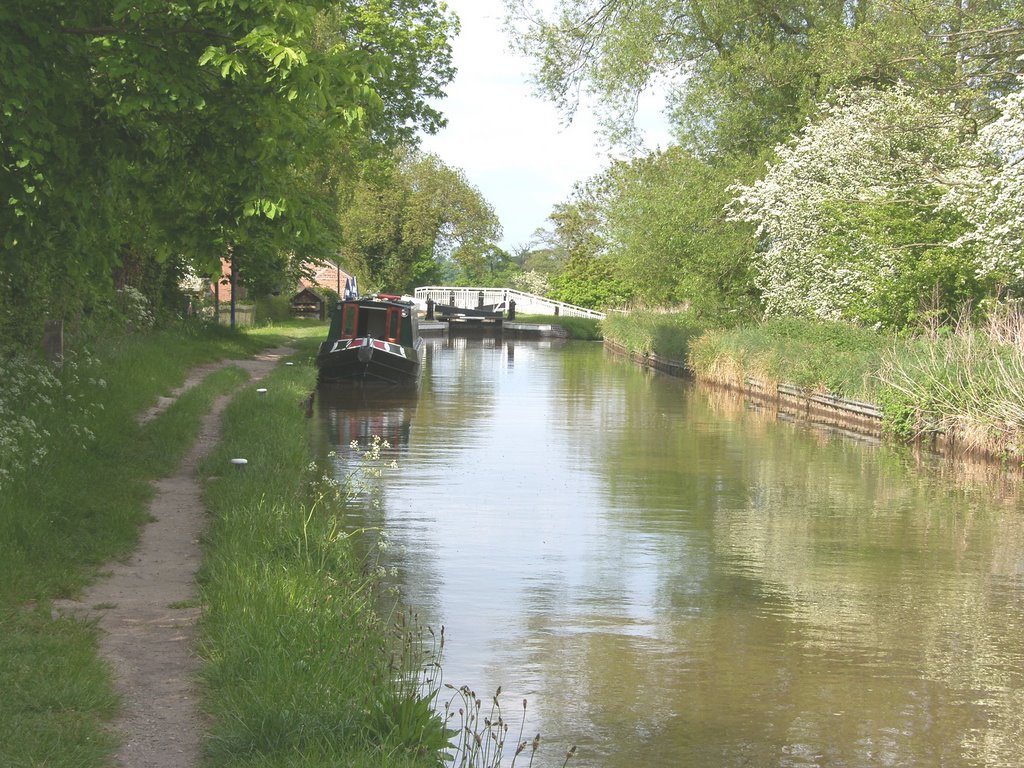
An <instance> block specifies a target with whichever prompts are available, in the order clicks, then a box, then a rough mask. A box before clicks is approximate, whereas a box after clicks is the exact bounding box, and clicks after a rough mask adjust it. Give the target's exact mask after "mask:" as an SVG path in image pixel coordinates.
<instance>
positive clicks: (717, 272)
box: [607, 147, 759, 321]
mask: <svg viewBox="0 0 1024 768" xmlns="http://www.w3.org/2000/svg"><path fill="white" fill-rule="evenodd" d="M755 168H756V165H755V164H754V163H753V162H749V161H742V160H738V159H737V160H731V161H725V160H705V159H702V158H699V157H697V156H695V155H693V154H692V153H690V152H687V151H685V150H684V149H682V148H681V147H671V148H669V149H667V150H664V151H661V152H654V153H651V154H650V155H647V156H645V157H642V158H637V159H635V160H633V161H631V162H629V163H620V164H619V165H617V166H616V167H614V168H613V169H612V173H611V178H612V182H611V185H610V186H611V189H612V194H610V195H609V198H608V209H607V221H608V224H607V233H608V239H609V253H610V256H611V258H612V259H614V260H615V261H616V262H617V263H618V264H620V268H621V271H622V272H623V274H624V275H625V279H626V281H627V283H628V284H629V286H630V289H631V292H632V294H633V296H634V300H635V301H638V302H640V303H643V304H647V305H650V306H660V305H666V304H686V305H688V306H689V307H690V308H691V309H692V310H693V311H694V312H696V313H697V314H698V315H701V316H703V317H710V318H715V319H716V320H719V321H731V320H736V319H739V318H744V317H750V316H752V315H755V314H756V313H757V312H758V310H759V302H758V293H757V291H756V289H755V288H754V286H753V275H752V273H751V262H750V254H751V252H752V250H753V237H752V234H753V228H752V227H750V226H749V225H746V224H742V223H738V222H734V221H728V220H726V219H725V217H724V216H723V215H722V212H723V209H724V207H725V205H726V204H727V203H728V202H729V200H731V199H732V197H733V193H732V191H731V189H730V187H731V185H732V184H733V183H734V182H735V180H736V179H737V178H748V179H751V180H752V179H753V178H755V174H756V170H755Z"/></svg>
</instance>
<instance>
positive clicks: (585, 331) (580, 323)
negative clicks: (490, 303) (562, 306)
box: [515, 313, 601, 341]
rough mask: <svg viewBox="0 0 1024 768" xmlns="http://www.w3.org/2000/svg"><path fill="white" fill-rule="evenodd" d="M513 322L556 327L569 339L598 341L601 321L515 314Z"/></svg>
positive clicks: (586, 318) (559, 316)
mask: <svg viewBox="0 0 1024 768" xmlns="http://www.w3.org/2000/svg"><path fill="white" fill-rule="evenodd" d="M515 322H517V323H535V324H539V325H558V326H560V327H562V328H564V329H565V330H566V332H567V333H568V334H569V338H570V339H577V340H579V341H599V340H600V339H601V321H600V320H595V319H593V318H590V317H567V316H565V315H524V314H522V313H516V319H515Z"/></svg>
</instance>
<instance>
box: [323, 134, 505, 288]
mask: <svg viewBox="0 0 1024 768" xmlns="http://www.w3.org/2000/svg"><path fill="white" fill-rule="evenodd" d="M340 222H341V230H342V239H341V247H342V255H343V258H345V259H346V260H348V261H350V262H351V263H352V265H353V266H354V267H355V269H356V271H357V272H360V273H362V274H363V275H365V279H368V280H369V281H370V282H371V283H372V285H373V286H375V287H376V288H378V289H382V290H388V291H409V290H411V289H412V288H414V287H415V286H417V285H424V284H430V283H437V282H439V281H440V280H441V279H442V278H443V277H445V276H446V275H447V274H450V273H451V272H454V271H457V270H460V269H461V270H462V271H463V272H464V273H466V274H469V275H472V274H473V271H474V270H475V269H479V268H480V262H486V259H487V256H488V254H489V253H491V251H492V250H493V248H494V247H495V246H494V241H495V240H497V239H498V238H499V237H500V236H501V225H500V223H499V221H498V218H497V216H496V215H495V213H494V209H493V208H492V207H491V205H490V204H489V203H488V202H487V201H486V200H485V199H484V198H483V196H482V195H481V194H480V191H479V190H478V189H477V188H476V187H474V186H473V185H472V184H470V183H469V181H468V180H467V179H466V177H465V174H464V173H463V172H462V171H460V170H458V169H456V168H452V167H450V166H448V165H446V164H445V163H444V162H443V161H442V160H441V159H440V158H439V157H438V156H437V155H434V154H429V153H423V152H420V151H418V150H415V149H410V148H408V147H399V148H397V149H396V150H395V152H394V153H393V154H392V155H389V156H386V157H381V158H378V159H377V160H375V161H373V162H369V163H366V164H365V165H364V167H363V168H362V169H361V174H360V176H359V177H358V178H357V179H356V180H355V183H354V184H353V185H352V187H351V190H350V192H349V195H348V197H347V204H346V205H345V206H344V208H343V211H342V213H341V217H340Z"/></svg>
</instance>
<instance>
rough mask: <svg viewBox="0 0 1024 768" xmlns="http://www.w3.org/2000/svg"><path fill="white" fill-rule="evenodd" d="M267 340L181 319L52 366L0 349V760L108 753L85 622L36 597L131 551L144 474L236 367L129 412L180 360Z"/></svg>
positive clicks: (177, 453) (157, 391)
mask: <svg viewBox="0 0 1024 768" xmlns="http://www.w3.org/2000/svg"><path fill="white" fill-rule="evenodd" d="M279 340H280V336H279V335H275V334H274V333H272V332H270V331H266V332H264V334H263V335H262V336H247V335H241V334H237V333H231V332H229V331H225V330H223V329H217V328H213V327H205V328H204V327H200V326H184V327H181V328H177V329H174V330H163V331H158V332H155V333H152V334H148V335H144V336H142V335H140V336H129V337H121V338H117V339H109V340H105V341H102V342H99V343H96V344H95V345H94V347H93V349H92V350H91V351H90V352H89V353H84V352H79V353H77V354H69V355H68V359H67V361H66V362H65V364H64V366H63V368H62V369H60V370H57V371H54V370H52V369H50V368H49V367H47V366H45V365H41V364H38V363H34V362H33V361H31V360H24V359H16V358H14V357H11V356H7V357H4V358H3V359H2V360H0V368H3V370H4V373H5V374H6V375H5V378H6V380H7V382H9V383H10V386H9V387H6V388H5V389H4V392H3V394H2V395H0V409H5V410H11V411H12V412H13V413H17V414H18V426H19V427H20V430H19V431H15V430H8V431H6V432H4V433H3V434H2V435H0V438H2V439H0V442H3V443H4V445H3V448H4V461H5V464H4V469H5V473H4V474H3V475H2V477H0V481H2V482H0V691H3V696H0V724H2V725H0V765H3V766H34V765H47V766H76V767H78V768H87V767H88V766H101V765H107V764H108V760H109V755H110V753H111V751H112V749H113V748H114V744H113V742H112V740H111V738H110V736H109V735H108V734H106V733H105V732H104V730H103V723H104V721H106V720H107V719H109V717H110V716H111V715H112V713H113V712H114V711H115V709H116V706H117V702H116V700H115V698H114V695H113V693H112V686H111V682H110V678H109V671H108V670H107V669H106V667H105V665H104V664H102V663H101V662H100V661H99V660H97V658H96V633H95V628H94V626H92V625H90V624H88V623H83V622H80V621H76V620H72V619H66V618H54V617H52V616H51V611H50V601H51V600H52V599H54V598H57V597H69V596H74V595H76V594H77V593H78V592H79V591H80V590H81V589H82V587H83V586H85V585H86V584H88V583H89V582H90V581H91V579H92V578H93V574H94V571H95V568H96V567H98V566H99V565H101V564H103V563H105V562H108V561H110V560H112V559H115V558H118V557H122V556H124V555H126V554H127V553H128V552H130V551H131V549H132V548H133V547H134V546H135V544H136V542H137V539H138V531H139V526H140V524H141V523H142V522H144V520H145V519H146V505H147V503H148V501H149V499H150V498H151V496H152V491H151V489H150V486H149V481H150V480H152V479H154V478H157V477H160V476H163V475H165V474H169V473H170V472H171V471H172V470H173V469H174V468H175V467H176V465H177V463H178V462H179V461H180V459H181V457H182V455H183V454H184V452H185V451H186V450H187V449H188V447H189V446H190V445H191V444H192V441H193V439H194V438H195V435H196V432H197V430H198V425H199V420H200V417H201V416H202V414H203V413H205V412H206V411H207V410H208V408H209V404H210V403H211V402H212V400H213V398H215V397H216V396H217V395H218V394H220V393H221V392H224V391H227V390H228V389H231V388H232V387H234V386H235V385H236V384H237V383H238V382H239V381H241V379H242V378H243V377H244V374H242V372H241V371H239V370H238V369H226V370H223V371H220V372H218V373H216V374H214V375H211V376H210V377H208V379H207V380H206V381H205V382H204V383H203V384H201V385H200V386H199V387H197V388H195V389H193V390H191V391H190V392H188V393H187V394H185V395H183V396H182V397H181V398H180V399H179V400H178V401H177V403H176V404H175V405H173V406H172V407H171V408H169V409H168V410H167V411H165V412H164V413H163V414H161V415H160V416H159V417H158V418H156V419H154V420H153V421H151V422H150V423H148V424H146V425H145V426H140V425H139V424H137V423H136V421H135V416H136V414H137V413H139V412H141V411H142V410H144V409H145V408H146V407H148V406H149V405H151V404H152V403H153V402H155V401H156V399H157V397H158V395H162V394H169V392H170V390H172V389H173V388H174V387H176V386H177V385H179V384H181V382H182V381H183V380H184V378H185V374H186V372H187V370H188V369H189V368H191V367H192V366H194V365H196V364H198V363H202V362H208V361H211V360H215V359H219V358H223V357H239V358H241V357H248V356H250V355H251V354H252V353H253V352H254V351H256V350H258V349H260V348H262V347H265V346H268V345H270V344H274V343H276V342H278V341H279ZM7 451H10V452H11V453H7ZM11 455H14V456H16V457H22V460H21V462H20V464H19V463H15V462H14V461H10V460H9V457H10V456H11Z"/></svg>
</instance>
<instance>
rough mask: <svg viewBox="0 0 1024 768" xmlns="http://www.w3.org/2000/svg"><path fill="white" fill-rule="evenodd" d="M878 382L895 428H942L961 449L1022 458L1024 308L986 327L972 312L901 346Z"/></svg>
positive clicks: (913, 432)
mask: <svg viewBox="0 0 1024 768" xmlns="http://www.w3.org/2000/svg"><path fill="white" fill-rule="evenodd" d="M878 379H879V380H880V382H882V384H883V385H884V389H883V391H882V398H881V399H882V402H883V405H884V408H885V411H886V415H887V420H888V422H889V424H890V428H891V429H892V431H893V432H894V433H896V434H898V435H900V436H901V437H906V438H912V437H917V436H920V435H922V434H924V433H927V432H940V433H943V434H945V435H946V436H947V437H948V438H950V439H951V440H953V441H954V442H955V443H956V444H957V445H958V447H960V448H962V449H964V450H967V451H974V452H982V453H986V454H991V455H995V456H1001V457H1004V458H1006V459H1007V460H1010V459H1013V460H1014V461H1016V462H1017V463H1019V462H1020V460H1021V456H1022V455H1024V312H1022V309H1021V307H1019V306H1015V305H1010V306H1006V307H1003V308H1001V309H999V310H998V311H994V312H992V313H991V314H990V315H989V316H988V318H987V319H986V320H985V322H984V323H983V324H980V325H978V324H975V323H973V322H971V321H970V320H969V319H967V318H966V317H965V319H963V320H962V321H961V322H960V323H959V324H958V325H957V326H956V327H955V328H953V329H942V330H932V331H931V332H930V333H927V334H925V335H922V336H920V337H918V338H916V339H914V340H912V341H911V342H909V343H906V344H903V345H901V346H899V347H896V348H894V349H893V350H892V351H891V353H890V354H889V355H887V357H886V358H885V360H884V361H883V364H882V366H881V370H880V371H879V374H878Z"/></svg>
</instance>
